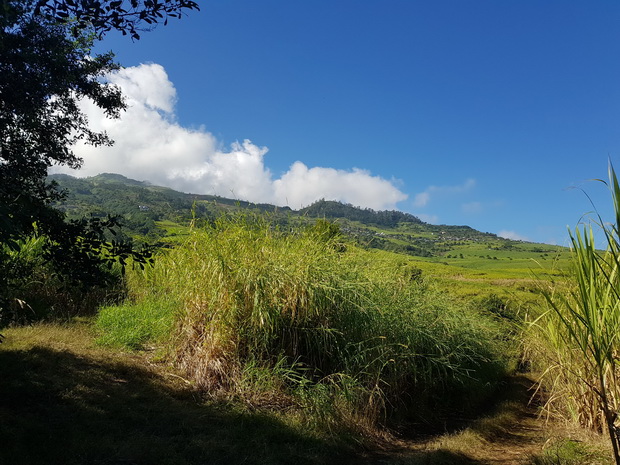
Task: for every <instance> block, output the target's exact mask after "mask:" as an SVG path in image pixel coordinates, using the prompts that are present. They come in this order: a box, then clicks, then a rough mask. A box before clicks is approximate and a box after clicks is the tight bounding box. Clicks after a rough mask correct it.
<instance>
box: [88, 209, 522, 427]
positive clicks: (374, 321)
mask: <svg viewBox="0 0 620 465" xmlns="http://www.w3.org/2000/svg"><path fill="white" fill-rule="evenodd" d="M128 285H129V288H130V293H131V297H132V301H133V302H135V304H132V305H125V306H121V307H118V308H108V309H106V310H105V311H104V312H103V313H102V317H101V318H100V320H99V323H98V324H99V327H100V328H103V329H104V330H105V331H104V335H103V336H102V338H104V339H102V340H105V341H107V342H111V341H114V340H116V341H117V342H119V343H124V344H126V345H128V346H133V347H137V346H140V345H144V344H146V343H154V342H160V343H161V344H163V345H164V346H165V350H166V351H167V353H168V355H169V358H170V359H171V360H173V361H174V362H175V364H176V366H178V367H180V368H181V369H182V370H184V372H185V373H186V376H188V377H189V378H190V379H191V380H192V381H193V382H194V383H196V385H197V386H199V387H201V388H202V389H204V390H205V391H207V392H209V393H211V394H212V395H218V396H224V397H229V398H241V399H244V400H245V401H246V402H249V403H250V404H252V405H266V406H269V407H276V408H278V409H294V410H296V411H298V412H303V414H304V415H305V418H306V419H307V421H308V422H310V423H312V424H315V425H316V424H320V425H321V426H320V428H322V429H325V428H327V429H328V430H332V431H333V432H335V433H337V434H339V433H338V432H342V431H354V432H355V433H356V434H360V433H362V434H368V433H369V432H371V431H377V428H378V427H379V426H380V425H383V426H385V425H392V426H394V425H404V424H409V425H411V424H418V425H419V426H420V427H423V426H424V425H427V426H428V425H430V424H434V423H437V422H441V421H443V420H444V419H445V418H446V417H449V416H451V415H454V414H455V413H457V412H463V411H465V410H467V409H468V408H475V407H476V406H477V405H478V403H479V402H480V401H482V399H484V397H485V396H486V395H488V394H489V393H490V392H491V391H492V390H493V387H494V386H495V383H496V382H497V380H498V379H499V378H500V377H501V376H502V375H503V373H504V372H505V370H507V369H508V363H509V362H508V359H509V358H510V356H509V355H507V354H510V353H511V350H510V349H509V345H508V344H507V343H506V340H505V337H504V335H503V334H501V333H502V328H500V327H499V326H498V324H497V322H496V321H494V320H493V319H491V318H486V317H485V316H484V315H483V314H482V312H476V311H475V310H474V309H471V308H467V307H465V306H463V305H462V304H461V303H457V302H455V301H454V300H452V299H450V298H449V297H448V296H447V294H445V293H442V292H439V291H438V290H437V289H435V288H433V287H432V286H429V285H428V284H427V283H425V282H424V281H423V280H420V279H418V274H417V272H416V268H415V267H414V266H412V265H411V263H410V262H409V261H408V260H406V259H403V258H395V256H394V255H388V254H381V255H380V254H375V253H367V252H364V251H362V250H359V249H357V248H355V247H353V246H351V245H349V244H346V243H344V242H343V241H342V238H341V237H340V236H339V234H338V230H337V228H336V227H334V225H330V224H328V223H325V222H319V223H318V224H317V225H316V226H314V227H313V228H311V229H307V230H305V231H296V232H290V231H287V232H286V233H284V232H281V231H279V230H278V229H277V228H275V227H273V226H272V225H271V224H269V223H268V222H265V221H264V220H262V219H260V218H257V217H235V218H232V219H231V218H228V219H220V220H218V221H217V222H215V223H214V224H212V225H209V226H207V227H205V228H200V229H194V230H193V231H192V234H191V236H190V238H189V239H188V240H187V241H186V242H185V243H184V244H183V245H182V246H178V247H175V248H174V249H172V250H170V251H168V252H167V253H166V254H163V255H162V256H161V257H159V260H158V265H157V266H156V267H155V268H153V269H147V270H145V271H144V272H134V273H132V274H131V275H130V276H129V281H128ZM160 301H161V302H164V303H163V304H162V305H161V306H159V307H158V304H157V303H158V302H160ZM169 302H177V303H178V304H179V306H178V308H177V309H176V310H173V309H172V308H169V307H167V305H168V303H169ZM136 306H138V307H140V306H144V308H146V307H149V308H151V309H153V308H160V309H161V308H164V309H165V308H168V309H169V311H170V314H173V316H171V318H172V319H173V320H174V324H173V330H172V331H170V334H169V335H168V338H167V340H165V341H164V338H162V337H160V336H153V337H146V339H144V337H143V335H145V334H150V333H151V331H153V334H160V333H159V332H158V330H152V329H151V328H150V327H149V326H150V325H152V324H159V323H154V322H153V321H152V320H151V319H149V318H150V317H144V318H143V317H138V318H133V317H132V316H131V315H130V313H131V312H132V311H133V310H134V309H135V308H137V307H136ZM147 313H148V312H147ZM147 313H144V315H146V314H147ZM164 313H165V311H164ZM151 315H154V316H153V318H154V320H156V321H158V322H159V321H161V318H162V315H161V314H159V313H157V312H154V313H151ZM114 321H123V325H120V324H116V323H114ZM130 321H133V323H130V324H126V322H130ZM132 324H135V325H137V327H138V328H136V329H135V330H134V329H132V328H131V326H132ZM143 326H146V327H147V328H143ZM127 334H136V335H139V336H138V337H137V339H136V341H133V342H132V341H128V340H127V339H125V338H126V335H127Z"/></svg>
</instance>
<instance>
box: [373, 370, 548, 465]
mask: <svg viewBox="0 0 620 465" xmlns="http://www.w3.org/2000/svg"><path fill="white" fill-rule="evenodd" d="M533 386H534V382H533V381H532V380H531V379H530V378H528V377H526V376H515V377H512V378H510V379H509V380H507V381H506V385H505V386H504V389H503V395H502V399H500V401H499V404H498V407H497V408H496V409H495V410H494V411H493V412H491V413H490V414H489V415H488V416H486V417H484V418H480V419H476V420H472V421H471V422H470V423H469V424H468V425H467V426H466V427H463V428H461V429H460V430H458V431H456V432H452V433H446V434H443V435H441V436H436V437H432V438H429V439H427V440H424V441H420V440H410V441H401V442H399V443H398V444H394V445H393V447H388V448H387V449H386V450H385V451H382V452H380V453H377V454H372V456H371V457H368V462H367V463H368V464H376V465H417V464H427V465H435V464H437V465H439V464H442V465H448V464H469V465H525V464H530V463H532V458H533V457H534V456H536V455H539V454H541V453H542V451H543V448H544V446H545V444H546V443H547V440H548V438H549V427H548V425H546V424H545V421H544V419H541V418H539V416H538V411H539V406H540V402H539V401H537V400H536V399H534V400H533V401H532V394H533V392H534V391H533V390H532V389H533Z"/></svg>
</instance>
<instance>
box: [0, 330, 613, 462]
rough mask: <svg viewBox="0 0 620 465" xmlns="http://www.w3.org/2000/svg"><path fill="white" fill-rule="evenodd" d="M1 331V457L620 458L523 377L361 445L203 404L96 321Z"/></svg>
mask: <svg viewBox="0 0 620 465" xmlns="http://www.w3.org/2000/svg"><path fill="white" fill-rule="evenodd" d="M3 333H4V334H5V336H6V338H5V342H4V343H3V344H0V380H1V382H0V399H2V401H1V402H0V438H2V447H0V463H2V464H5V463H6V464H16V465H20V464H29V465H30V464H32V465H37V464H54V463H62V464H75V465H82V464H83V465H86V464H89V465H90V464H101V465H108V464H109V465H112V464H115V465H117V464H133V465H152V464H180V465H184V464H219V463H221V464H230V465H236V464H289V463H303V464H306V463H307V464H331V463H339V464H340V463H343V464H346V463H355V464H362V465H370V464H377V465H378V464H382V465H419V464H425V465H446V464H469V465H490V464H500V463H501V464H503V465H510V464H524V465H525V464H527V465H577V464H585V463H587V464H591V465H608V464H609V463H610V461H609V454H608V445H607V444H606V443H605V441H604V440H602V439H601V438H600V436H596V435H593V434H591V433H590V434H589V433H587V432H584V431H583V430H578V429H566V428H565V427H564V426H563V425H558V424H553V423H545V422H544V420H543V419H541V418H539V417H538V416H537V415H536V413H537V410H536V405H529V406H528V400H529V397H530V395H531V392H530V391H528V389H527V386H528V381H527V379H525V378H514V379H512V381H510V382H508V383H507V384H505V385H504V386H503V389H502V391H501V397H500V398H496V399H495V402H496V403H494V404H493V405H495V407H490V408H489V411H487V412H486V414H485V415H484V416H482V417H479V418H475V417H471V418H469V419H468V420H464V419H461V421H460V422H458V423H455V424H454V425H453V426H455V429H454V430H453V431H452V432H447V433H441V434H438V435H436V436H428V437H426V438H419V437H417V438H413V439H409V440H394V439H393V438H392V439H388V440H386V441H384V442H383V443H380V444H377V443H369V442H366V443H365V446H362V445H361V444H360V443H359V442H352V441H351V438H346V437H341V438H334V437H333V436H332V437H331V438H330V439H327V438H326V437H325V436H323V435H321V434H320V433H318V432H316V431H309V430H308V429H307V428H303V427H300V425H299V423H297V420H296V418H294V417H293V416H291V415H290V414H287V412H280V413H279V414H275V413H272V414H265V413H260V412H257V411H252V410H250V409H248V408H247V407H246V406H244V405H242V404H234V403H222V402H214V401H205V400H204V398H202V397H200V396H199V395H198V394H197V392H196V391H195V390H194V389H193V388H192V386H190V385H188V384H187V382H186V381H184V380H183V379H182V378H180V377H179V376H178V374H177V373H176V372H174V371H172V370H171V369H170V368H169V367H168V366H166V365H164V364H161V363H158V362H156V361H154V360H153V358H152V356H151V355H149V354H150V352H132V353H127V352H121V351H118V350H117V349H110V348H105V347H101V346H98V345H96V344H95V342H94V335H93V333H94V332H93V330H92V327H91V325H90V324H89V323H88V322H80V323H72V324H69V325H62V326H60V325H54V324H39V325H36V326H32V327H23V328H13V329H8V330H5V331H4V332H3ZM515 381H516V382H515ZM373 444H374V445H373Z"/></svg>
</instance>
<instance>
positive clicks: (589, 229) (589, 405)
mask: <svg viewBox="0 0 620 465" xmlns="http://www.w3.org/2000/svg"><path fill="white" fill-rule="evenodd" d="M599 181H601V182H603V183H605V184H606V185H607V187H608V188H609V190H610V193H611V197H612V201H613V207H614V213H615V218H614V222H610V223H605V222H604V221H603V219H602V217H601V216H600V214H598V213H595V214H594V215H593V217H591V218H590V221H588V222H584V223H583V224H581V225H579V226H577V227H576V228H575V231H574V232H572V231H569V234H570V241H571V249H572V258H573V267H574V268H573V275H572V279H571V281H570V283H569V284H568V289H567V288H563V289H561V290H560V291H559V292H558V290H557V289H556V290H551V289H546V290H544V292H543V294H544V296H545V298H546V301H547V302H548V304H549V305H548V307H549V309H548V311H547V312H546V313H544V314H543V316H542V317H541V318H540V319H539V320H537V321H536V322H535V323H536V326H537V327H538V328H539V329H543V332H544V335H545V337H546V339H547V341H548V342H549V345H550V347H551V353H552V354H553V355H552V358H553V361H554V363H553V364H552V365H551V366H550V367H549V368H548V369H547V370H546V371H545V375H546V377H547V378H551V380H552V382H551V383H550V385H551V386H552V393H551V396H550V398H551V399H554V398H556V399H557V397H559V396H563V397H564V399H565V400H567V401H568V404H569V405H568V410H569V411H571V412H572V413H573V414H574V415H575V416H577V418H578V419H579V421H580V422H581V423H582V425H584V426H588V427H591V428H593V429H598V430H600V431H601V432H602V431H603V430H607V432H608V434H609V438H610V440H611V444H612V449H613V454H614V459H615V463H616V465H620V435H619V433H620V428H619V427H618V425H617V423H618V413H619V407H620V405H619V404H620V382H619V380H618V374H619V373H618V368H619V364H618V362H619V358H618V357H619V356H620V344H619V339H618V338H619V335H620V185H619V184H618V179H617V176H616V173H615V171H614V168H613V166H612V165H611V163H610V164H609V182H606V181H602V180H599ZM595 238H598V239H599V241H601V239H602V241H601V242H599V244H598V245H599V246H598V247H597V243H596V242H597V241H596V240H595Z"/></svg>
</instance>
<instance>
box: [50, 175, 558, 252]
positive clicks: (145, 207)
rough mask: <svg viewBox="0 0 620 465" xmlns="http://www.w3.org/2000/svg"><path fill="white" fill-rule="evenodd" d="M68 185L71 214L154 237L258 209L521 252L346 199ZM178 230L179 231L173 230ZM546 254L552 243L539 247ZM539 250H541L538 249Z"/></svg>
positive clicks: (453, 246) (411, 245) (357, 235)
mask: <svg viewBox="0 0 620 465" xmlns="http://www.w3.org/2000/svg"><path fill="white" fill-rule="evenodd" d="M50 179H52V180H55V181H56V182H57V183H58V184H59V186H60V187H61V188H62V189H64V190H66V192H67V197H66V200H65V201H63V202H62V203H60V204H59V205H58V207H59V208H61V209H62V210H64V211H65V212H66V213H67V215H68V216H69V217H74V218H77V217H82V216H90V215H93V216H106V215H108V214H114V215H121V216H123V218H124V219H125V226H126V230H127V231H128V234H131V235H133V236H139V237H143V238H146V239H148V240H151V241H153V240H161V239H162V238H163V237H165V236H166V235H170V234H176V233H178V228H179V227H180V228H183V227H187V226H188V225H189V222H190V220H191V219H192V218H198V219H201V218H204V219H212V218H215V217H216V216H217V215H219V214H221V213H222V212H224V211H237V210H252V211H256V212H259V213H269V214H270V215H271V216H272V219H273V220H274V221H277V222H278V223H279V224H281V225H286V224H289V223H291V224H296V225H299V224H300V223H301V224H303V223H304V222H306V223H311V222H314V221H315V220H316V219H317V218H325V219H329V220H332V221H334V222H336V223H337V224H339V225H340V228H341V230H342V232H343V233H345V234H346V235H348V236H349V237H350V238H351V239H352V240H354V241H355V242H357V243H358V244H359V245H360V246H362V247H366V248H378V249H383V250H390V251H393V252H397V253H403V254H407V255H414V256H419V257H428V258H432V257H446V256H447V257H450V256H451V255H450V254H451V253H453V252H460V253H459V254H456V253H455V254H454V256H455V257H456V256H462V255H463V252H465V253H466V254H467V249H468V248H470V249H471V248H472V247H473V248H476V250H477V251H476V254H478V256H481V257H483V258H484V257H486V256H487V255H488V256H489V257H490V258H493V256H494V255H491V254H490V253H489V251H504V252H505V251H509V250H512V251H517V250H519V249H520V248H522V246H521V245H520V244H522V243H520V242H518V241H511V240H508V239H503V238H500V237H497V236H496V235H495V234H490V233H483V232H480V231H476V230H475V229H473V228H470V227H469V226H448V225H431V224H427V223H424V222H423V221H421V220H420V219H419V218H417V217H415V216H414V215H411V214H409V213H403V212H399V211H374V210H371V209H369V208H359V207H354V206H352V205H347V204H343V203H340V202H334V201H327V200H319V201H317V202H315V203H314V204H312V205H310V206H308V207H306V208H303V209H301V210H299V211H294V210H291V209H290V208H288V207H276V206H275V205H269V204H254V203H251V202H246V201H239V200H233V199H227V198H224V197H219V196H214V195H196V194H186V193H182V192H177V191H175V190H173V189H170V188H167V187H160V186H154V185H152V184H150V183H148V182H143V181H136V180H133V179H129V178H126V177H124V176H121V175H119V174H110V173H105V174H100V175H98V176H93V177H90V178H75V177H72V176H68V175H64V174H56V175H52V176H50ZM172 230H175V231H177V232H171V231H172ZM536 250H537V251H538V250H540V252H541V253H544V252H551V251H552V250H551V249H550V248H549V247H546V246H543V245H541V246H540V247H537V249H536ZM537 253H538V252H537Z"/></svg>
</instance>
